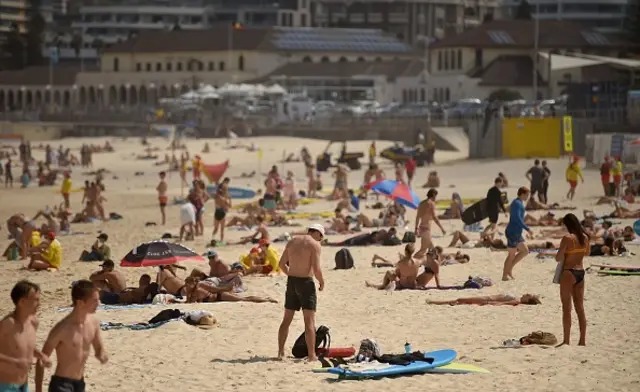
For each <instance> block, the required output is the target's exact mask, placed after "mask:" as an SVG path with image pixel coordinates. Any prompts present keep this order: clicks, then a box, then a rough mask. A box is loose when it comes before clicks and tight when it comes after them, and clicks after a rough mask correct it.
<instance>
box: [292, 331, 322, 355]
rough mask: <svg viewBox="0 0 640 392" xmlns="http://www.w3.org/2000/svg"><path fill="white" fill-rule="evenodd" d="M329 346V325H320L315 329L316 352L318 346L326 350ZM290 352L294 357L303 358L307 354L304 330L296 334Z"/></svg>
mask: <svg viewBox="0 0 640 392" xmlns="http://www.w3.org/2000/svg"><path fill="white" fill-rule="evenodd" d="M330 347H331V335H330V334H329V327H327V326H325V325H321V326H319V327H318V329H317V330H316V354H317V353H318V349H319V348H321V349H323V350H328V349H329V348H330ZM291 354H292V355H293V356H294V357H296V358H305V357H307V356H309V351H308V350H307V341H306V340H305V335H304V332H303V333H302V335H300V336H298V339H296V342H295V343H294V344H293V348H291Z"/></svg>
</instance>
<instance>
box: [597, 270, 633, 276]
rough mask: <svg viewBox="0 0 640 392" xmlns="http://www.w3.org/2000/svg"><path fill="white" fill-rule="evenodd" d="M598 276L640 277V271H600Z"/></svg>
mask: <svg viewBox="0 0 640 392" xmlns="http://www.w3.org/2000/svg"><path fill="white" fill-rule="evenodd" d="M598 274H600V275H609V276H640V270H635V271H620V270H600V271H598Z"/></svg>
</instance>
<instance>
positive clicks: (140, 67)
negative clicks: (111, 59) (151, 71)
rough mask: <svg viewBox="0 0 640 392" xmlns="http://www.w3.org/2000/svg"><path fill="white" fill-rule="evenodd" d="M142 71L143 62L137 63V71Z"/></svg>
mask: <svg viewBox="0 0 640 392" xmlns="http://www.w3.org/2000/svg"><path fill="white" fill-rule="evenodd" d="M114 68H115V67H114ZM140 71H142V64H140V63H136V72H140Z"/></svg>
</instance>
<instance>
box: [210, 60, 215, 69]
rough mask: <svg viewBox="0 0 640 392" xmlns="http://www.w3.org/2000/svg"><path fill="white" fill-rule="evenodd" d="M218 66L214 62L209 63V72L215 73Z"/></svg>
mask: <svg viewBox="0 0 640 392" xmlns="http://www.w3.org/2000/svg"><path fill="white" fill-rule="evenodd" d="M215 69H216V65H215V63H214V62H213V61H209V71H215Z"/></svg>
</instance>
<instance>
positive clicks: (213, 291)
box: [185, 276, 278, 304]
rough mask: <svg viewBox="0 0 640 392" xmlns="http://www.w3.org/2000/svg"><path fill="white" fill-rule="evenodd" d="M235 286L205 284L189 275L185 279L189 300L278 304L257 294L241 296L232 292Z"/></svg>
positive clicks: (189, 301)
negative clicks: (221, 286)
mask: <svg viewBox="0 0 640 392" xmlns="http://www.w3.org/2000/svg"><path fill="white" fill-rule="evenodd" d="M232 289H233V287H224V288H216V287H212V286H210V285H208V284H203V283H202V282H200V281H199V280H198V279H197V278H194V277H192V276H189V277H188V278H187V279H185V292H186V295H187V302H188V303H194V302H255V303H264V302H270V303H274V304H277V303H278V301H276V300H275V299H272V298H263V297H256V296H247V297H240V296H238V295H235V294H233V293H230V292H229V291H231V290H232Z"/></svg>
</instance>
